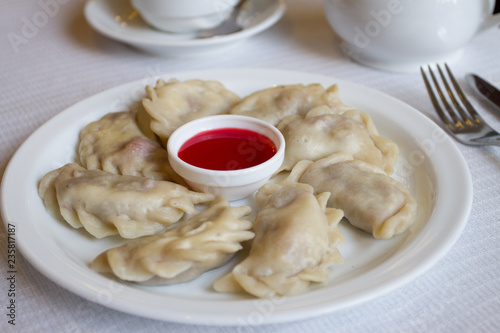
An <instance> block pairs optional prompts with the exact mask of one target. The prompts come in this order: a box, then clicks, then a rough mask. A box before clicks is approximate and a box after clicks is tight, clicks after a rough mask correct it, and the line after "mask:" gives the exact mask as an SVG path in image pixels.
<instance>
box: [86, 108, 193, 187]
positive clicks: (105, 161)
mask: <svg viewBox="0 0 500 333" xmlns="http://www.w3.org/2000/svg"><path fill="white" fill-rule="evenodd" d="M136 118H137V112H136V111H123V112H114V113H108V114H106V115H105V116H103V117H102V118H101V119H99V120H97V121H94V122H92V123H90V124H88V125H87V126H85V128H84V129H83V130H82V131H81V132H80V143H79V146H78V153H79V157H80V162H81V163H82V165H83V166H84V167H85V168H87V169H89V170H94V169H99V170H104V171H108V172H111V173H115V174H118V175H130V176H144V177H147V178H152V179H158V180H172V181H175V182H178V183H181V184H183V180H182V179H181V177H180V176H178V175H177V174H176V173H175V172H174V170H173V169H172V168H171V167H170V164H169V162H168V153H167V151H166V150H165V149H163V148H162V147H161V146H160V144H159V143H158V142H156V141H154V140H151V139H150V138H148V137H147V136H146V135H144V134H143V132H142V131H141V129H140V128H139V124H138V122H137V120H136Z"/></svg>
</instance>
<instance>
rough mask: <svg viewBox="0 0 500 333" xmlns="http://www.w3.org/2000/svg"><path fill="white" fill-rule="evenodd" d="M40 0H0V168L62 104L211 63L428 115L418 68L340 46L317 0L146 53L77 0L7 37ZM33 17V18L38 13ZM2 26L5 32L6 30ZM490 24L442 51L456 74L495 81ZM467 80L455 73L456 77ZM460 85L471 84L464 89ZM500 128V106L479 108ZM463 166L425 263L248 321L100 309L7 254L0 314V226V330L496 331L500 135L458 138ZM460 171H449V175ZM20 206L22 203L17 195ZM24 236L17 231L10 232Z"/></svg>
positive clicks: (0, 236) (0, 238)
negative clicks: (335, 304) (345, 84)
mask: <svg viewBox="0 0 500 333" xmlns="http://www.w3.org/2000/svg"><path fill="white" fill-rule="evenodd" d="M43 2H47V1H28V0H18V1H12V0H10V1H9V0H2V1H1V3H2V4H1V7H2V10H1V14H0V32H1V34H0V35H1V36H0V37H1V38H0V85H1V89H0V141H1V145H0V173H1V174H3V172H4V170H5V167H6V165H7V163H8V161H9V159H10V158H11V156H12V154H13V153H14V152H15V151H16V149H17V148H18V147H19V146H20V145H21V144H22V142H23V141H24V140H25V139H26V138H27V137H28V136H29V135H30V134H31V133H32V132H33V131H34V130H36V129H37V128H38V127H39V126H41V125H42V124H43V123H44V122H46V121H47V120H49V119H50V118H52V117H53V116H54V115H56V114H57V113H59V112H61V111H62V110H64V109H65V108H67V107H69V106H71V105H72V104H74V103H76V102H78V101H80V100H83V99H85V98H87V97H89V96H91V95H93V94H96V93H98V92H101V91H103V90H106V89H108V88H111V87H114V86H117V85H120V84H122V83H126V82H130V81H133V80H138V79H143V78H147V77H150V76H155V75H159V74H167V73H174V72H179V71H187V70H190V71H191V70H202V69H216V68H241V67H243V68H272V69H286V70H298V71H303V72H309V73H316V74H323V75H329V76H332V77H336V78H339V79H344V80H349V81H352V82H355V83H359V84H362V85H365V86H367V87H371V88H375V89H377V90H380V91H382V92H384V93H386V94H388V95H391V96H393V97H395V98H397V99H400V100H402V101H404V102H406V103H408V104H409V105H411V106H413V107H415V108H416V109H418V110H419V111H421V112H422V113H424V114H426V115H428V116H429V117H430V118H431V119H433V120H436V121H437V119H438V118H437V116H436V114H435V112H434V109H433V107H432V104H431V102H430V100H429V98H428V96H427V93H426V90H425V87H424V85H423V82H422V79H421V76H420V74H419V73H414V74H398V73H390V72H383V71H379V70H375V69H372V68H368V67H364V66H361V65H359V64H357V63H354V62H352V61H351V60H349V59H348V58H346V57H345V56H343V55H342V53H341V51H340V48H339V44H340V41H339V38H338V37H337V36H336V35H335V33H334V32H333V31H332V30H331V29H330V27H329V25H328V23H327V20H326V17H325V15H324V13H323V11H322V4H321V1H319V0H312V1H306V0H289V1H287V11H286V13H285V15H284V17H283V18H282V19H281V20H280V21H279V22H278V23H277V24H276V25H275V26H273V27H272V28H270V29H269V30H267V31H265V32H263V33H261V34H259V35H257V36H254V37H252V38H251V39H249V40H248V41H246V42H245V43H242V44H240V45H239V46H237V47H236V48H233V49H231V50H230V51H226V52H223V53H222V54H215V55H212V56H207V57H202V58H185V59H179V58H166V57H160V56H154V55H150V54H146V53H144V52H141V51H138V50H136V49H133V48H131V47H129V46H127V45H124V44H122V43H119V42H117V41H114V40H111V39H108V38H106V37H104V36H101V35H99V34H98V33H97V32H95V31H94V30H92V29H91V27H90V26H89V25H88V24H87V22H86V21H85V19H84V16H83V4H84V2H83V1H76V0H75V1H62V0H61V1H58V2H57V3H58V4H59V6H58V10H57V13H54V15H53V16H47V20H46V21H40V22H39V27H37V28H36V29H34V30H32V31H30V33H29V34H25V35H26V36H27V37H23V38H24V39H23V41H22V42H20V43H19V44H17V45H15V46H14V45H13V44H12V42H11V40H10V39H9V34H11V33H15V34H18V35H21V36H22V29H23V26H24V25H26V21H33V19H37V18H36V15H37V13H39V12H40V11H42V10H43V9H42V7H41V3H43ZM38 19H40V18H38ZM11 36H12V34H11ZM499 40H500V29H498V27H497V28H492V29H490V30H488V31H486V32H484V33H482V34H481V35H479V36H477V37H476V38H475V39H474V40H473V41H472V42H471V43H470V44H469V45H468V46H467V48H466V49H465V52H464V54H463V57H462V58H461V59H460V60H459V61H458V62H456V63H452V64H451V65H452V69H453V71H454V72H455V74H456V76H457V77H458V78H459V79H460V81H461V82H462V83H465V81H464V75H465V74H467V73H468V72H475V73H478V74H480V75H482V76H484V77H485V78H486V79H488V80H489V81H490V82H492V83H494V84H496V85H497V86H500V60H499V57H498V54H500V43H499V42H498V41H499ZM464 86H465V84H464ZM468 91H469V92H470V90H468ZM474 102H475V104H476V105H477V106H478V108H479V109H480V110H481V112H482V114H483V115H484V117H485V118H486V120H487V121H489V122H490V123H491V124H492V125H493V126H494V127H496V128H497V129H500V114H494V113H493V112H490V111H487V110H485V109H483V108H482V105H481V104H479V103H477V102H476V101H474ZM457 146H458V148H459V149H460V151H461V152H462V154H463V155H464V157H465V159H466V161H467V163H468V165H469V168H470V172H471V175H472V179H473V186H474V194H473V206H472V211H471V215H470V218H469V221H468V223H467V226H466V227H465V230H464V232H463V234H462V235H461V237H460V238H459V239H458V241H457V242H456V244H455V245H454V246H453V247H452V248H451V250H450V251H449V252H448V253H447V254H446V255H445V256H444V257H443V258H442V259H441V260H440V261H438V262H437V263H436V264H435V265H434V266H433V267H432V268H431V269H430V270H428V271H427V272H425V273H424V274H423V275H421V276H420V277H418V278H416V279H415V280H413V281H411V282H409V283H408V284H406V285H404V286H403V287H401V288H399V289H397V290H395V291H392V292H390V293H388V294H385V295H382V296H380V297H378V298H376V299H374V300H371V301H368V302H366V303H363V304H360V305H356V306H354V307H350V308H346V309H343V310H339V311H336V312H334V313H327V314H322V315H320V316H318V317H314V318H311V319H307V320H302V321H297V322H290V323H285V324H273V325H267V326H247V327H218V326H206V327H205V326H191V325H184V324H177V323H169V322H161V321H155V320H150V319H145V318H141V317H137V316H134V315H129V314H125V313H120V312H118V311H115V310H111V309H108V308H106V307H104V306H102V305H99V304H97V303H93V302H90V301H87V300H85V299H83V298H81V297H79V296H76V295H74V294H72V293H71V292H69V291H67V290H65V289H63V288H62V287H60V286H58V285H56V284H55V283H53V282H52V281H50V280H49V279H47V278H46V277H45V276H43V275H42V274H41V273H39V272H38V271H37V270H36V269H35V268H34V267H33V266H31V265H30V264H29V263H28V262H27V261H26V260H25V259H24V258H23V257H22V254H19V253H18V254H17V257H16V260H17V261H16V265H17V270H18V273H17V276H16V279H17V280H16V303H17V317H16V325H15V326H12V325H9V324H8V323H7V319H8V318H7V317H6V315H5V314H6V313H7V310H6V307H7V306H8V299H9V298H8V296H7V294H8V290H9V281H8V280H7V273H6V272H7V265H8V264H7V262H8V261H7V249H6V245H5V244H7V232H6V230H5V228H0V244H2V249H1V250H0V265H1V267H2V273H1V274H0V300H1V301H0V305H1V308H2V309H3V310H2V311H0V314H1V317H0V318H1V319H0V331H2V332H170V333H174V332H180V333H184V332H204V333H219V332H235V331H236V332H238V331H239V332H269V333H271V332H273V333H274V332H494V331H500V260H499V259H500V218H499V216H500V147H484V148H475V147H468V146H464V145H461V144H458V143H457ZM458 181H460V180H457V182H458ZM19 208H20V209H23V207H19ZM18 237H22V235H18Z"/></svg>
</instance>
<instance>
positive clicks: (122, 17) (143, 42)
mask: <svg viewBox="0 0 500 333" xmlns="http://www.w3.org/2000/svg"><path fill="white" fill-rule="evenodd" d="M285 8H286V7H285V3H284V0H250V1H248V3H247V4H245V7H244V8H243V10H242V12H241V13H240V15H241V22H242V25H243V27H244V28H243V30H241V31H239V32H236V33H233V34H228V35H223V36H215V37H211V38H204V39H197V38H195V36H194V35H193V34H170V33H166V32H162V31H159V30H155V29H154V28H151V27H150V26H148V25H147V24H146V23H145V22H144V21H143V20H142V19H141V17H140V15H139V14H138V13H137V11H135V10H134V9H133V8H132V7H131V5H130V4H129V2H128V1H124V0H89V1H87V3H86V4H85V9H84V14H85V18H86V20H87V22H88V23H89V24H90V25H91V26H92V27H93V28H94V29H95V30H96V31H97V32H99V33H101V34H102V35H104V36H107V37H109V38H112V39H115V40H118V41H120V42H123V43H126V44H129V45H131V46H133V47H136V48H138V49H141V50H143V51H146V52H149V53H153V54H158V55H162V56H179V57H181V56H182V57H185V56H200V55H206V54H208V53H213V52H218V51H222V50H224V49H226V48H228V47H230V46H234V45H235V44H237V43H238V42H241V41H243V40H245V39H247V38H248V37H251V36H253V35H255V34H258V33H260V32H262V31H264V30H266V29H268V28H269V27H271V26H272V25H273V24H275V23H276V22H277V21H278V20H279V19H280V18H281V17H282V16H283V13H284V12H285Z"/></svg>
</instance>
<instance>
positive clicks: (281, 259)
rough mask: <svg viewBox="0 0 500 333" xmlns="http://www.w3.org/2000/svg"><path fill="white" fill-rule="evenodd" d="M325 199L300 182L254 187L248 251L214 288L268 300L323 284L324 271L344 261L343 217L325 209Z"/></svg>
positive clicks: (324, 280) (335, 211)
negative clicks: (254, 213)
mask: <svg viewBox="0 0 500 333" xmlns="http://www.w3.org/2000/svg"><path fill="white" fill-rule="evenodd" d="M328 196H329V194H328V193H324V194H320V195H318V196H317V197H316V196H314V195H313V189H312V188H311V187H310V186H308V185H305V184H296V185H293V186H281V185H280V184H276V183H268V184H266V185H264V186H263V187H262V188H261V189H259V191H258V192H257V193H256V202H257V206H258V209H259V210H258V213H257V216H256V218H255V222H254V226H253V230H254V232H255V238H254V240H253V241H252V246H251V249H250V253H249V255H248V257H247V258H246V259H244V260H243V261H242V262H241V263H239V264H238V265H236V266H235V267H234V269H233V270H232V271H231V272H230V273H229V274H227V275H225V276H224V277H222V278H221V279H219V280H217V281H216V282H215V284H214V289H215V290H216V291H219V292H235V291H246V292H247V293H249V294H252V295H254V296H257V297H260V298H268V297H275V296H284V295H289V294H295V293H300V292H304V291H306V290H307V288H308V286H309V284H310V283H311V282H316V283H323V282H326V281H327V280H328V277H329V267H330V266H332V265H334V264H340V263H342V262H343V258H342V256H341V255H340V252H339V251H338V249H337V246H338V245H340V244H341V243H343V241H344V236H343V234H342V232H341V230H340V228H339V227H338V223H339V221H340V220H341V219H342V217H343V213H342V211H341V210H339V209H331V208H325V206H326V201H327V200H328Z"/></svg>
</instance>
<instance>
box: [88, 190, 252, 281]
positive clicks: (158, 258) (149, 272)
mask: <svg viewBox="0 0 500 333" xmlns="http://www.w3.org/2000/svg"><path fill="white" fill-rule="evenodd" d="M250 212H251V208H250V207H248V206H241V207H231V206H230V205H229V203H228V201H227V200H226V199H223V198H222V197H218V198H217V199H216V200H215V201H214V203H213V204H212V205H211V206H210V207H209V208H207V209H206V210H204V211H202V212H200V213H198V214H196V215H194V216H193V217H191V218H190V219H188V220H186V221H183V222H181V223H179V224H177V225H176V226H174V227H172V228H170V229H168V230H167V231H165V232H164V233H162V234H159V235H154V236H148V237H143V238H139V239H134V240H131V241H129V242H127V243H125V244H124V245H122V246H119V247H116V248H113V249H110V250H107V251H105V252H103V253H102V254H100V255H99V256H98V257H97V258H95V259H94V261H93V262H92V263H91V265H90V266H91V268H93V269H94V270H96V271H99V272H103V273H106V272H109V273H113V274H114V275H115V276H117V277H118V278H120V279H122V280H125V281H133V282H141V283H143V284H148V285H160V284H173V283H179V282H185V281H189V280H192V279H194V278H196V277H198V276H200V275H201V274H202V273H204V272H205V271H207V270H210V269H213V268H216V267H219V266H221V265H223V264H225V263H226V262H227V261H228V260H229V259H231V258H232V257H233V255H234V253H236V252H237V251H239V250H240V249H241V248H242V246H241V244H240V243H241V242H243V241H246V240H249V239H252V238H253V237H254V233H253V232H251V231H250V229H251V227H252V222H251V221H248V220H245V219H243V217H244V216H246V215H248V214H250Z"/></svg>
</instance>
